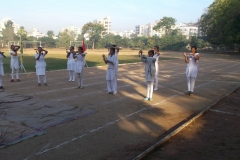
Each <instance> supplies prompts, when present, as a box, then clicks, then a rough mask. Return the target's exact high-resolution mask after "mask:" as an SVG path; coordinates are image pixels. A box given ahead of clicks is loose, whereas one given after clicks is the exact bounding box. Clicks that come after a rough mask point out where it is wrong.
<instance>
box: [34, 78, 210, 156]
mask: <svg viewBox="0 0 240 160" xmlns="http://www.w3.org/2000/svg"><path fill="white" fill-rule="evenodd" d="M210 82H212V81H210ZM210 82H206V83H205V84H208V83H210ZM200 86H203V84H202V85H200ZM200 86H198V87H196V88H199V87H200ZM180 95H183V93H179V94H175V95H173V96H170V97H168V98H166V99H164V100H162V101H161V102H159V103H155V104H153V105H152V106H150V107H145V108H142V109H140V110H138V111H136V112H133V113H131V114H127V115H125V116H124V117H122V118H119V119H117V120H115V121H112V122H109V123H106V124H105V125H102V126H101V127H98V128H95V129H92V130H90V131H88V132H86V133H85V134H82V135H80V136H77V137H75V138H73V139H71V140H68V141H65V142H63V143H60V144H59V145H57V146H55V147H52V148H49V149H45V150H44V151H41V152H37V153H35V155H41V154H44V153H46V152H49V151H51V150H54V149H58V148H59V147H61V146H63V145H65V144H68V143H70V142H73V141H75V140H77V139H80V138H82V137H85V136H87V135H89V134H90V133H93V132H96V131H98V130H101V129H103V128H106V127H108V126H109V125H113V124H115V123H117V122H118V121H120V120H124V119H126V118H128V117H131V116H133V115H135V114H137V113H140V112H142V111H144V110H147V109H150V108H154V106H156V105H161V104H163V103H164V102H166V101H169V100H171V99H172V98H175V97H178V96H180ZM123 98H124V97H123Z"/></svg>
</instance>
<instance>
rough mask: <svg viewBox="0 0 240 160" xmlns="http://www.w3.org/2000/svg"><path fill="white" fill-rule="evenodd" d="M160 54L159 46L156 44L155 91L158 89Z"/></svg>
mask: <svg viewBox="0 0 240 160" xmlns="http://www.w3.org/2000/svg"><path fill="white" fill-rule="evenodd" d="M159 55H160V53H159V47H158V46H154V56H153V58H156V62H155V69H156V73H155V77H154V82H155V87H154V91H156V90H158V58H159Z"/></svg>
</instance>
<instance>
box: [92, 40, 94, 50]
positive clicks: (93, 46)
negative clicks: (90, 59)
mask: <svg viewBox="0 0 240 160" xmlns="http://www.w3.org/2000/svg"><path fill="white" fill-rule="evenodd" d="M92 49H94V41H92Z"/></svg>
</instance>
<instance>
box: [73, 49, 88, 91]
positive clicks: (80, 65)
mask: <svg viewBox="0 0 240 160" xmlns="http://www.w3.org/2000/svg"><path fill="white" fill-rule="evenodd" d="M85 56H86V53H84V52H83V48H82V47H78V53H77V54H76V55H75V58H77V61H76V64H75V66H76V67H75V73H76V74H77V75H78V88H81V89H83V70H84V66H85Z"/></svg>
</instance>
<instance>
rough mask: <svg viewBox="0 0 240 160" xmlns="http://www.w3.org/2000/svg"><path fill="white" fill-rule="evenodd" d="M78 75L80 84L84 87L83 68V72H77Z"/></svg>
mask: <svg viewBox="0 0 240 160" xmlns="http://www.w3.org/2000/svg"><path fill="white" fill-rule="evenodd" d="M77 75H78V86H81V87H83V70H82V73H77Z"/></svg>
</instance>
